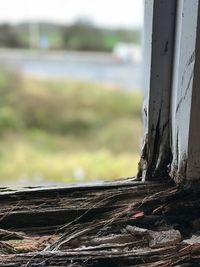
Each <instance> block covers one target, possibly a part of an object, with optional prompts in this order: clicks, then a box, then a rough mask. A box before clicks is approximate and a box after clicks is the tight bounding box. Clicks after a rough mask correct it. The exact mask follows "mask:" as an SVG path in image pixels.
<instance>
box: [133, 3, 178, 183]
mask: <svg viewBox="0 0 200 267" xmlns="http://www.w3.org/2000/svg"><path fill="white" fill-rule="evenodd" d="M175 15H176V1H174V0H168V1H162V0H158V1H157V0H150V1H145V34H144V46H145V49H144V50H145V51H144V52H145V53H144V81H145V95H146V99H145V104H144V119H145V133H144V140H143V148H142V156H141V161H140V164H139V173H138V176H139V177H141V176H142V177H143V179H146V180H152V179H155V178H156V177H158V178H159V177H161V176H167V171H168V169H167V168H168V164H169V163H170V159H171V158H170V101H171V77H172V69H173V68H172V65H173V48H174V31H175Z"/></svg>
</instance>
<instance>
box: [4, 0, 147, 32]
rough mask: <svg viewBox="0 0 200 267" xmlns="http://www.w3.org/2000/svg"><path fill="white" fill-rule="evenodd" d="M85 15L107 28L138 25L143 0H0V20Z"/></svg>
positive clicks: (66, 19)
mask: <svg viewBox="0 0 200 267" xmlns="http://www.w3.org/2000/svg"><path fill="white" fill-rule="evenodd" d="M80 17H88V18H89V19H91V20H92V21H94V22H95V24H97V25H100V26H108V27H117V26H123V27H141V26H142V24H143V0H1V8H0V22H12V23H15V22H20V21H28V20H29V21H30V20H31V21H37V20H40V21H41V20H42V21H52V22H56V23H71V22H73V21H76V20H77V19H78V18H80Z"/></svg>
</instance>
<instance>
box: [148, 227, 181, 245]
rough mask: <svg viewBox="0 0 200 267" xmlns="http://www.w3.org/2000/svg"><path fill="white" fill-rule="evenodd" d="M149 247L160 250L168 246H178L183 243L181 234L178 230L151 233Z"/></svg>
mask: <svg viewBox="0 0 200 267" xmlns="http://www.w3.org/2000/svg"><path fill="white" fill-rule="evenodd" d="M149 237H150V241H149V247H151V248H160V247H166V246H172V245H176V244H178V243H179V242H180V241H181V234H180V232H179V231H178V230H174V229H171V230H167V231H160V232H156V231H149Z"/></svg>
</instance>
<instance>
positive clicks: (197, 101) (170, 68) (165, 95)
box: [138, 0, 200, 186]
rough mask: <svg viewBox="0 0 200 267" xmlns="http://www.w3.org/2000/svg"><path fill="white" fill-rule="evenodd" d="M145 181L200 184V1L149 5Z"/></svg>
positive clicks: (142, 169)
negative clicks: (167, 179)
mask: <svg viewBox="0 0 200 267" xmlns="http://www.w3.org/2000/svg"><path fill="white" fill-rule="evenodd" d="M145 17H146V21H145V25H146V26H145V28H146V29H147V31H146V39H145V47H146V49H145V50H146V55H145V59H146V66H145V75H144V76H145V79H147V81H146V83H145V88H146V90H147V91H148V93H147V99H146V104H145V107H144V114H145V119H146V128H145V134H144V146H143V150H142V156H141V160H140V163H139V167H140V168H139V173H138V176H139V177H143V179H145V180H152V179H157V177H159V178H163V176H166V175H169V174H170V175H171V177H172V178H173V179H174V180H175V182H176V183H177V184H181V185H189V186H191V185H194V184H196V182H198V183H199V182H200V0H177V1H175V0H168V1H165V0H154V1H153V0H150V1H149V0H148V1H146V4H145Z"/></svg>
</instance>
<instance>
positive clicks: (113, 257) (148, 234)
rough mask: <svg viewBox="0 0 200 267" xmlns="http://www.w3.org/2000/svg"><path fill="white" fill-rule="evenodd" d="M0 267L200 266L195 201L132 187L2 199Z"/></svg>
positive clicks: (31, 191)
mask: <svg viewBox="0 0 200 267" xmlns="http://www.w3.org/2000/svg"><path fill="white" fill-rule="evenodd" d="M0 199H1V208H0V266H11V267H21V266H24V267H28V266H32V267H36V266H70V267H86V266H89V267H102V266H104V267H112V266H114V267H120V266H123V267H128V266H129V267H131V266H138V267H139V266H150V267H155V266H161V267H168V266H186V265H184V264H189V265H187V266H199V264H200V237H199V230H200V227H199V226H200V216H199V212H200V200H199V196H198V194H197V193H195V192H191V191H187V192H183V191H180V190H178V189H177V188H175V187H173V185H171V184H170V182H167V181H166V182H165V183H163V182H162V183H159V182H156V183H155V182H149V183H147V182H146V183H142V182H134V181H131V180H126V181H121V182H114V183H102V184H98V185H84V186H71V187H66V188H25V189H22V190H13V191H12V190H9V189H6V188H2V189H1V192H0Z"/></svg>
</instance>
